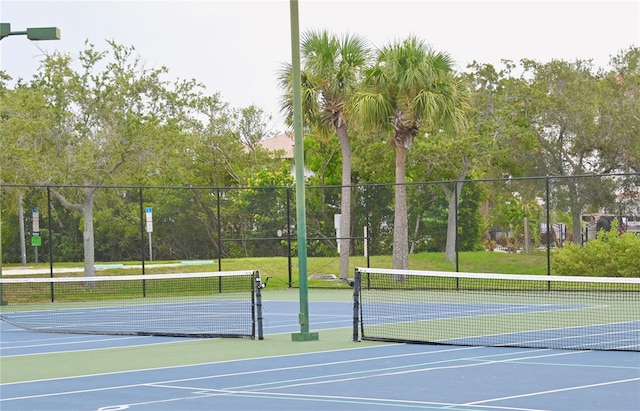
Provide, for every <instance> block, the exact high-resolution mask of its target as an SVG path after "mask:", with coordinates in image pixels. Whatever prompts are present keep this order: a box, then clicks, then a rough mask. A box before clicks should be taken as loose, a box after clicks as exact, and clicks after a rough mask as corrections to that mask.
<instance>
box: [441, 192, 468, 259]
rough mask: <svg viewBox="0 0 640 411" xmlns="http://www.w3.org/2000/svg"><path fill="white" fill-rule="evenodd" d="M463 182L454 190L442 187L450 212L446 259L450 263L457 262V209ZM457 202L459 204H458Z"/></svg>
mask: <svg viewBox="0 0 640 411" xmlns="http://www.w3.org/2000/svg"><path fill="white" fill-rule="evenodd" d="M462 185H463V183H462V181H457V182H456V183H455V187H454V189H453V190H450V189H449V188H448V187H447V186H446V185H443V186H442V189H443V190H444V194H445V196H446V197H447V200H448V202H449V212H448V218H447V244H446V246H445V258H446V260H447V261H449V262H450V263H455V262H456V236H457V224H456V219H457V218H458V215H457V212H456V211H457V209H458V204H459V203H460V193H461V192H462ZM456 200H458V201H457V203H456Z"/></svg>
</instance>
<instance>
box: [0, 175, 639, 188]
mask: <svg viewBox="0 0 640 411" xmlns="http://www.w3.org/2000/svg"><path fill="white" fill-rule="evenodd" d="M596 177H599V178H605V177H606V178H613V177H636V178H640V172H637V173H608V174H574V175H548V176H531V177H503V178H480V179H464V180H433V181H416V182H408V183H405V184H404V185H407V186H412V185H423V184H451V183H479V182H501V181H502V182H504V181H536V180H540V181H545V180H566V179H583V178H596ZM395 185H397V184H396V183H392V182H389V183H363V184H352V185H349V186H347V187H385V186H395ZM340 187H343V186H341V185H306V186H305V188H340ZM0 188H49V189H62V188H87V189H98V188H102V189H138V190H141V189H147V190H148V189H170V190H220V191H224V190H264V189H292V190H295V187H294V186H290V185H285V186H253V187H252V186H153V185H151V186H139V185H73V184H59V185H58V184H13V183H11V184H9V183H0Z"/></svg>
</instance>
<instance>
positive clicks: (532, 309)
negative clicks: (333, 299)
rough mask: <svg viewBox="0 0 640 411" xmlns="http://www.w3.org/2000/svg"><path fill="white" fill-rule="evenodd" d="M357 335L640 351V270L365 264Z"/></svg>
mask: <svg viewBox="0 0 640 411" xmlns="http://www.w3.org/2000/svg"><path fill="white" fill-rule="evenodd" d="M353 296H354V298H353V299H354V306H353V308H354V309H353V339H354V341H358V340H373V341H395V342H408V343H434V344H452V345H472V346H508V347H527V348H553V349H576V350H620V351H640V278H608V277H607V278H603V277H575V276H572V277H564V276H544V275H512V274H484V273H460V272H439V271H416V270H392V269H380V268H357V269H356V270H355V278H354V293H353Z"/></svg>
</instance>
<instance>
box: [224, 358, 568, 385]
mask: <svg viewBox="0 0 640 411" xmlns="http://www.w3.org/2000/svg"><path fill="white" fill-rule="evenodd" d="M577 353H578V352H573V351H571V352H566V353H565V352H562V353H556V354H545V355H540V356H528V357H519V358H510V359H504V360H492V361H485V362H476V363H473V364H460V365H448V366H431V367H423V368H417V369H407V368H411V367H420V366H424V365H432V364H442V363H447V362H454V361H471V360H473V361H478V360H477V359H478V358H483V357H472V358H455V359H450V360H443V361H436V362H428V363H422V364H411V365H403V366H398V367H385V368H376V369H369V370H363V371H358V372H353V371H350V372H344V373H337V374H329V375H323V376H318V377H308V378H296V379H295V380H283V381H271V382H268V383H260V384H251V385H245V386H239V387H232V388H230V389H239V388H243V389H244V388H254V387H265V388H261V389H265V390H266V389H282V388H293V387H302V386H307V385H316V384H332V383H338V382H351V381H356V380H362V379H369V378H379V377H388V376H396V375H405V374H414V373H419V372H426V371H441V370H452V369H460V368H471V367H479V366H485V365H493V364H504V363H510V362H514V361H522V360H528V359H532V358H545V357H554V356H560V355H571V354H577ZM492 356H493V355H492ZM301 368H302V367H301ZM391 370H394V371H391ZM354 374H367V375H358V376H354ZM345 375H349V377H347V378H340V379H335V378H336V377H343V376H345ZM320 378H330V379H329V380H327V381H316V380H318V379H320ZM312 380H313V381H312ZM291 381H296V383H295V384H288V383H289V382H291ZM297 381H307V382H302V383H301V382H297ZM283 383H284V384H285V385H278V386H275V387H267V386H271V385H274V384H283Z"/></svg>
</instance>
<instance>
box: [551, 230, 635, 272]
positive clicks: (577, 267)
mask: <svg viewBox="0 0 640 411" xmlns="http://www.w3.org/2000/svg"><path fill="white" fill-rule="evenodd" d="M614 226H615V224H614ZM638 262H640V236H638V235H636V234H634V233H622V234H621V233H620V232H619V231H618V230H617V227H612V228H611V230H610V231H603V230H601V231H600V232H599V233H598V236H597V238H596V239H595V240H591V241H589V242H588V243H587V244H585V245H584V246H582V247H581V246H579V245H577V244H570V245H568V246H566V247H564V248H561V249H559V250H556V251H555V253H554V255H553V260H552V271H553V273H554V274H557V275H585V276H595V277H640V264H639V263H638Z"/></svg>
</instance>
